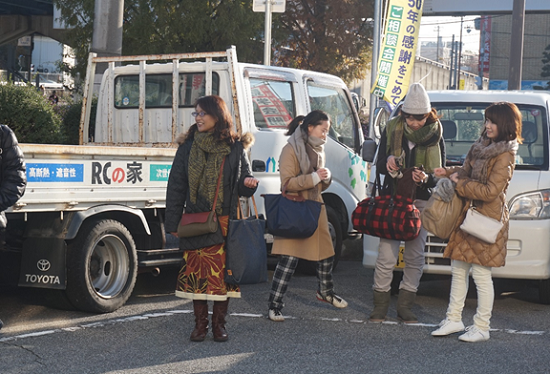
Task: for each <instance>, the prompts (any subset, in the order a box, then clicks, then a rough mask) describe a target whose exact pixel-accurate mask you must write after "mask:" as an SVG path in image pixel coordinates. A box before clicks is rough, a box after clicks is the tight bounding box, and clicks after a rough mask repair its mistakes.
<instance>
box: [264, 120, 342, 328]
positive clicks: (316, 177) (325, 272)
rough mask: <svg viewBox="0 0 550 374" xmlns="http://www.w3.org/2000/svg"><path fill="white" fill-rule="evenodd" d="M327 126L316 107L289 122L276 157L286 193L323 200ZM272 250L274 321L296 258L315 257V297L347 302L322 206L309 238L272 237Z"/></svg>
mask: <svg viewBox="0 0 550 374" xmlns="http://www.w3.org/2000/svg"><path fill="white" fill-rule="evenodd" d="M329 129H330V118H329V116H328V114H327V113H325V112H322V111H320V110H315V111H313V112H311V113H309V114H308V115H307V116H305V117H304V116H298V117H296V118H294V119H293V120H292V122H290V124H289V125H288V132H287V135H290V138H289V139H288V144H287V145H285V146H284V148H283V150H282V152H281V157H280V159H279V169H280V174H281V189H282V187H283V186H285V185H286V186H287V192H288V193H289V194H296V195H302V196H303V197H305V198H306V199H308V200H315V201H319V202H323V198H322V197H321V192H322V191H324V190H326V189H327V188H328V186H329V185H330V182H331V176H330V171H329V170H328V169H327V168H325V151H324V144H325V143H326V140H327V135H328V131H329ZM271 253H273V254H276V255H280V258H279V263H278V264H277V268H276V269H275V273H274V274H273V283H272V286H271V293H270V296H269V311H268V317H269V319H270V320H272V321H275V322H282V321H284V317H283V315H282V313H281V309H282V308H283V305H284V304H283V296H284V294H285V292H286V290H287V288H288V283H289V282H290V278H291V277H292V274H294V271H295V270H296V265H297V264H298V259H305V260H310V261H318V265H317V278H318V279H319V289H318V291H317V299H318V300H320V301H324V302H327V303H329V304H331V305H333V306H335V307H337V308H345V307H346V306H347V305H348V303H347V302H346V301H345V300H344V299H342V298H341V297H339V296H338V295H336V294H335V293H334V286H333V281H332V261H333V256H334V248H333V246H332V240H331V237H330V233H329V230H328V218H327V212H326V209H325V206H324V205H323V207H322V208H321V215H320V216H319V224H318V227H317V230H316V231H315V232H314V233H313V235H312V236H311V237H309V238H305V239H288V238H281V237H275V240H274V242H273V249H272V251H271Z"/></svg>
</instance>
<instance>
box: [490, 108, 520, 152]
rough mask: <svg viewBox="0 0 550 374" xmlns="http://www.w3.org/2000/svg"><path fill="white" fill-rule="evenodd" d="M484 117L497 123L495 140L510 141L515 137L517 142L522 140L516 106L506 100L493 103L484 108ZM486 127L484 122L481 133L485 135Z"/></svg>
mask: <svg viewBox="0 0 550 374" xmlns="http://www.w3.org/2000/svg"><path fill="white" fill-rule="evenodd" d="M485 119H486V120H487V119H490V120H491V122H493V123H494V124H496V125H497V128H498V135H497V138H496V139H495V140H494V141H495V142H501V141H510V140H514V139H517V140H518V143H520V144H521V143H522V142H523V138H522V137H521V127H522V122H521V112H520V111H519V109H518V107H517V106H516V105H515V104H513V103H509V102H507V101H501V102H498V103H493V104H491V105H489V106H488V107H487V109H485ZM486 134H487V129H486V128H485V124H484V126H483V132H482V133H481V135H483V136H485V135H486Z"/></svg>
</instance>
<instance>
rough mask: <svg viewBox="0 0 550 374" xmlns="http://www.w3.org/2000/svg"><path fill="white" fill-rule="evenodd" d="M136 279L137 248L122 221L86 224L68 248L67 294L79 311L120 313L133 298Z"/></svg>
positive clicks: (100, 221)
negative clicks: (120, 309)
mask: <svg viewBox="0 0 550 374" xmlns="http://www.w3.org/2000/svg"><path fill="white" fill-rule="evenodd" d="M136 276H137V252H136V245H135V243H134V239H133V238H132V235H131V234H130V232H129V231H128V229H127V228H126V227H125V226H124V225H123V224H122V223H120V222H119V221H115V220H111V219H105V220H95V221H90V222H85V223H84V224H83V225H82V227H81V229H80V231H79V233H78V235H77V236H76V238H75V240H74V241H73V242H71V243H70V244H69V246H68V250H67V289H66V293H67V297H68V299H69V300H70V302H71V303H72V304H73V305H74V306H75V307H76V308H77V309H80V310H83V311H87V312H93V313H109V312H112V311H115V310H117V309H118V308H120V307H121V306H123V305H124V303H126V301H127V300H128V298H129V297H130V295H131V293H132V290H133V289H134V285H135V283H136Z"/></svg>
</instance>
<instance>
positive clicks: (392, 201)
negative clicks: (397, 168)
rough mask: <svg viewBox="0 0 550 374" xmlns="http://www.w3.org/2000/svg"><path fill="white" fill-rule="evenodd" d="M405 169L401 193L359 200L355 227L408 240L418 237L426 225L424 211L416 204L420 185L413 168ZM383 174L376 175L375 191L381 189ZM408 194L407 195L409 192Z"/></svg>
mask: <svg viewBox="0 0 550 374" xmlns="http://www.w3.org/2000/svg"><path fill="white" fill-rule="evenodd" d="M413 169H414V168H409V169H405V170H403V176H402V178H401V179H400V180H399V181H398V183H397V184H398V186H397V193H396V194H395V195H393V194H381V195H378V196H373V197H368V198H366V199H365V200H363V201H361V202H360V203H359V204H357V207H356V208H355V210H354V211H353V213H352V215H351V218H352V223H353V228H354V229H355V230H357V231H359V232H362V233H364V234H367V235H371V236H377V237H379V238H384V239H391V240H402V241H408V240H413V239H416V237H417V236H418V234H419V233H420V228H421V226H422V224H421V221H420V211H419V210H418V208H417V207H416V206H415V205H414V197H415V194H416V193H415V192H416V186H415V184H414V182H413V181H412V170H413ZM380 186H381V184H380V175H378V174H377V175H376V182H375V184H374V188H373V191H372V192H373V193H372V195H375V194H376V192H377V191H378V192H379V193H380V192H381V190H382V188H381V187H380ZM405 194H406V195H405Z"/></svg>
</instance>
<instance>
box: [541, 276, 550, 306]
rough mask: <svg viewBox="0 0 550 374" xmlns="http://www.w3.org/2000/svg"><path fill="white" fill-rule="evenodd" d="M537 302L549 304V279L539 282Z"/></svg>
mask: <svg viewBox="0 0 550 374" xmlns="http://www.w3.org/2000/svg"><path fill="white" fill-rule="evenodd" d="M539 302H540V303H541V304H546V305H549V304H550V279H544V280H541V281H540V282H539Z"/></svg>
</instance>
